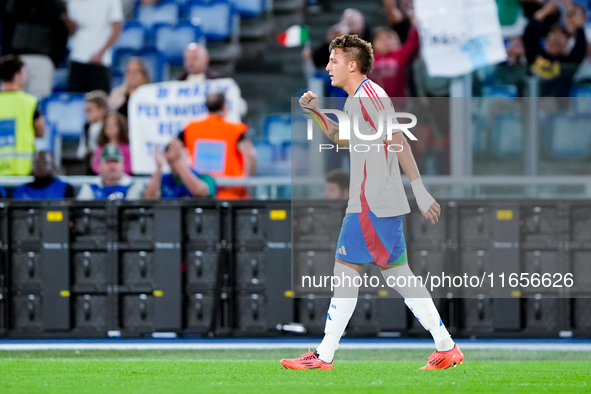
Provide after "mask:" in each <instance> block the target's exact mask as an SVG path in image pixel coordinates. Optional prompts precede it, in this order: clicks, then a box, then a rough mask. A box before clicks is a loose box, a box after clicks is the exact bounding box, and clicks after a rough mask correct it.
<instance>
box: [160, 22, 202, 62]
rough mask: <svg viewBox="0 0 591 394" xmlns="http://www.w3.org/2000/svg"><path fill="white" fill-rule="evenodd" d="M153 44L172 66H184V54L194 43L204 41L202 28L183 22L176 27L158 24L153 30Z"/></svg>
mask: <svg viewBox="0 0 591 394" xmlns="http://www.w3.org/2000/svg"><path fill="white" fill-rule="evenodd" d="M151 36H152V42H153V43H154V46H155V47H156V49H157V50H159V51H160V52H162V53H163V54H164V55H165V56H166V60H167V62H168V63H170V64H171V65H172V66H180V65H182V64H183V52H184V50H185V49H186V48H187V45H189V44H190V43H192V42H200V41H202V36H201V28H200V27H199V25H195V24H193V22H189V21H182V22H180V23H179V24H178V25H176V26H171V25H162V24H157V25H155V26H154V27H153V28H152V32H151Z"/></svg>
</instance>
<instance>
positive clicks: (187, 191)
mask: <svg viewBox="0 0 591 394" xmlns="http://www.w3.org/2000/svg"><path fill="white" fill-rule="evenodd" d="M154 159H155V160H156V172H154V174H153V175H152V178H151V179H150V183H149V184H148V186H147V187H146V192H145V194H144V196H145V198H151V199H157V198H165V199H169V198H183V197H213V196H214V195H215V189H216V186H215V180H214V179H213V178H212V177H211V176H210V175H207V174H203V175H201V174H199V173H198V172H197V171H195V170H193V169H191V167H190V166H189V160H188V158H187V154H186V151H185V148H184V146H183V143H182V142H181V141H180V140H178V139H174V140H172V141H171V142H170V143H169V144H168V145H167V146H166V148H165V149H164V156H162V155H160V154H159V152H158V147H155V148H154ZM165 161H166V162H168V166H169V167H170V173H169V174H162V167H163V166H164V163H165Z"/></svg>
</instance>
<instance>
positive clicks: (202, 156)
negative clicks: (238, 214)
mask: <svg viewBox="0 0 591 394" xmlns="http://www.w3.org/2000/svg"><path fill="white" fill-rule="evenodd" d="M246 131H247V127H246V125H245V124H244V123H241V122H232V121H229V120H226V119H223V118H222V117H220V116H218V115H209V116H208V117H206V118H205V119H204V120H200V121H196V122H192V123H190V124H189V125H187V127H186V128H185V146H186V147H187V149H188V150H189V153H190V155H191V163H192V166H193V168H194V169H195V170H197V171H198V172H199V173H201V174H209V175H212V176H214V177H215V176H235V177H241V176H244V158H243V157H242V153H241V152H240V151H239V150H238V139H239V138H240V136H241V135H242V134H244V133H245V132H246ZM216 197H217V198H241V197H247V193H246V189H245V188H244V187H240V186H232V187H218V190H217V193H216Z"/></svg>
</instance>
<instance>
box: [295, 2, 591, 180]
mask: <svg viewBox="0 0 591 394" xmlns="http://www.w3.org/2000/svg"><path fill="white" fill-rule="evenodd" d="M382 3H383V7H384V13H385V15H386V16H387V20H388V22H389V24H388V25H384V26H368V24H367V23H366V18H365V17H364V15H363V14H362V13H361V12H360V11H359V10H357V9H353V8H350V9H347V10H345V11H344V12H343V13H342V15H341V18H340V20H339V21H337V22H336V23H335V24H334V25H332V26H330V28H329V29H328V30H327V33H326V36H325V39H324V42H322V43H316V45H315V46H313V49H311V50H310V49H304V51H303V57H304V59H305V61H308V62H311V63H313V65H314V67H315V68H316V70H317V71H316V78H320V79H323V80H324V88H325V92H324V96H327V97H341V96H344V92H343V91H342V89H335V88H333V87H332V86H331V85H330V79H329V77H328V73H326V71H325V67H326V64H327V62H328V55H329V54H328V50H327V48H328V46H329V43H330V41H331V40H332V39H334V38H335V37H337V36H338V35H340V34H343V33H349V34H357V35H359V37H361V38H363V39H365V40H368V41H371V43H372V46H373V49H374V58H375V65H374V70H373V71H372V73H371V74H370V75H369V78H370V79H372V80H373V81H375V82H377V83H378V84H380V85H381V86H382V87H383V88H384V90H385V91H386V92H387V93H388V94H389V95H390V97H393V98H394V99H393V102H394V105H395V107H396V108H398V109H401V108H405V106H407V104H408V105H410V101H411V100H408V99H406V98H409V97H413V98H417V99H415V100H413V103H412V108H413V111H414V112H413V113H418V114H423V115H424V116H425V117H426V118H429V121H428V122H426V123H425V124H419V125H418V127H417V129H416V134H415V135H417V136H420V137H419V140H420V143H419V145H420V146H416V159H417V162H418V164H419V167H423V168H421V171H425V170H427V169H426V168H424V167H425V166H426V165H427V164H426V161H425V160H421V159H422V156H423V155H424V154H425V153H427V154H429V156H431V158H432V159H434V162H433V164H432V165H431V167H432V168H436V169H437V172H436V173H438V174H443V175H445V174H449V144H450V140H449V138H450V135H449V101H448V100H445V99H438V98H445V97H449V96H450V83H451V79H450V78H443V77H433V76H431V75H429V72H428V70H427V66H426V64H425V62H424V61H423V59H422V58H421V56H420V51H419V50H420V31H421V26H419V25H418V23H417V19H416V17H415V12H414V3H413V0H383V1H382ZM496 4H497V9H498V17H499V21H500V24H501V31H502V35H503V40H504V43H505V48H506V52H507V60H506V61H505V62H502V63H500V64H497V65H494V66H488V67H485V68H482V69H479V70H476V71H475V72H473V74H472V89H473V92H472V94H473V96H476V97H478V96H482V95H486V94H487V93H485V92H484V90H485V89H484V88H485V87H508V86H509V87H511V88H515V90H516V92H517V93H516V95H518V96H522V97H526V96H528V95H529V92H528V90H527V80H528V77H530V76H537V77H538V80H539V90H538V92H537V94H538V95H539V96H540V97H569V96H570V95H571V91H572V88H573V86H575V85H584V84H588V83H589V82H591V45H589V44H588V40H587V36H586V34H587V35H591V25H588V24H587V23H588V17H587V15H588V12H589V10H590V9H591V2H590V1H588V0H496ZM492 17H494V15H493V16H492ZM590 39H591V36H590ZM493 91H494V90H493ZM413 149H414V148H413ZM334 156H338V154H335V155H334ZM333 159H334V160H332V163H331V165H329V170H330V169H331V168H338V167H341V166H342V162H343V160H340V159H339V158H338V157H335V158H333Z"/></svg>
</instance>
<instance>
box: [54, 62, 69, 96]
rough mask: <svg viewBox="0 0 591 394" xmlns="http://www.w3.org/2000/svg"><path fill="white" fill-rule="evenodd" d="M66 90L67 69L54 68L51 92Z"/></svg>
mask: <svg viewBox="0 0 591 394" xmlns="http://www.w3.org/2000/svg"><path fill="white" fill-rule="evenodd" d="M67 90H68V69H67V68H56V69H55V73H54V74H53V93H58V92H65V91H67Z"/></svg>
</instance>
